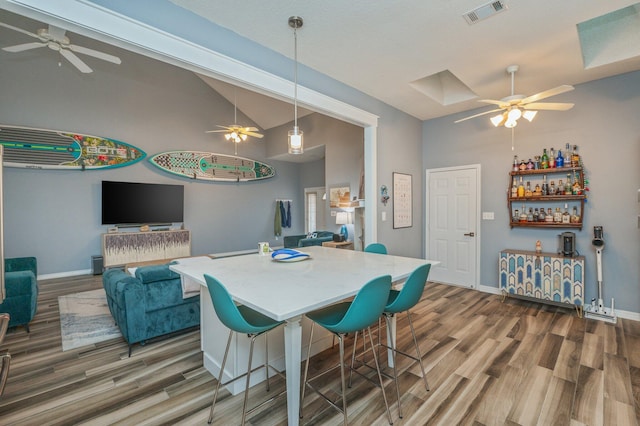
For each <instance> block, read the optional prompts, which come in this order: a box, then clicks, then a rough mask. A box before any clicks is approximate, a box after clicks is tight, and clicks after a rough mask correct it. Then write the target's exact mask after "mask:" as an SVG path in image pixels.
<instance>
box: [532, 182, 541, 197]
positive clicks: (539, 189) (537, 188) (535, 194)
mask: <svg viewBox="0 0 640 426" xmlns="http://www.w3.org/2000/svg"><path fill="white" fill-rule="evenodd" d="M533 195H534V197H539V196H541V195H542V188H540V184H539V183H536V187H535V189H534V190H533Z"/></svg>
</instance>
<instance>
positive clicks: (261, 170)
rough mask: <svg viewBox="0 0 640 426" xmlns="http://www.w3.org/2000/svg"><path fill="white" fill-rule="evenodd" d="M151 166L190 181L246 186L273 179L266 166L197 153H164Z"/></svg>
mask: <svg viewBox="0 0 640 426" xmlns="http://www.w3.org/2000/svg"><path fill="white" fill-rule="evenodd" d="M149 161H150V162H151V164H153V165H154V166H157V167H159V168H160V169H162V170H164V171H166V172H169V173H173V174H174V175H178V176H183V177H188V178H191V179H202V180H213V181H227V182H247V181H252V180H260V179H267V178H270V177H273V176H275V175H276V170H275V169H274V168H273V167H271V166H270V165H268V164H265V163H261V162H259V161H256V160H251V159H249V158H243V157H236V156H232V155H223V154H215V153H213V152H201V151H167V152H161V153H159V154H156V155H154V156H153V157H151V158H149Z"/></svg>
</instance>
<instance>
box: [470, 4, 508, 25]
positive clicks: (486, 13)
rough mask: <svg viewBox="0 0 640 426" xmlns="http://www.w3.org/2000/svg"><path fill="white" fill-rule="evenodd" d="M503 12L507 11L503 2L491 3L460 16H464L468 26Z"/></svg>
mask: <svg viewBox="0 0 640 426" xmlns="http://www.w3.org/2000/svg"><path fill="white" fill-rule="evenodd" d="M505 10H507V5H506V4H505V2H504V1H502V0H500V1H492V2H489V3H487V4H484V5H482V6H480V7H477V8H475V9H473V10H472V11H469V12H467V13H465V14H464V15H462V16H464V19H465V20H466V21H467V23H468V24H469V25H472V24H475V23H476V22H479V21H482V20H484V19H487V18H489V17H491V16H493V15H495V14H497V13H500V12H504V11H505Z"/></svg>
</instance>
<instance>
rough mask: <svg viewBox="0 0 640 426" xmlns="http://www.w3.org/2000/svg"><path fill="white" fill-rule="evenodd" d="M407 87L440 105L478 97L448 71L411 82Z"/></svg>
mask: <svg viewBox="0 0 640 426" xmlns="http://www.w3.org/2000/svg"><path fill="white" fill-rule="evenodd" d="M409 85H410V86H411V87H413V88H414V89H416V90H417V91H419V92H421V93H423V94H425V95H427V96H428V97H430V98H431V99H433V100H434V101H436V102H438V103H440V104H441V105H451V104H456V103H458V102H464V101H468V100H470V99H474V98H477V97H478V95H476V94H475V93H474V92H473V90H471V89H470V88H469V87H468V86H467V85H466V84H464V83H463V82H462V81H461V80H460V79H459V78H458V77H456V76H455V75H453V73H452V72H451V71H449V70H444V71H441V72H439V73H436V74H433V75H430V76H427V77H424V78H421V79H419V80H415V81H412V82H411V83H409Z"/></svg>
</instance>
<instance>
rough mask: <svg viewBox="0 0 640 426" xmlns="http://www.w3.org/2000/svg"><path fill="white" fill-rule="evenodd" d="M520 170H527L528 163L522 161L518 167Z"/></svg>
mask: <svg viewBox="0 0 640 426" xmlns="http://www.w3.org/2000/svg"><path fill="white" fill-rule="evenodd" d="M518 170H522V171H524V170H527V163H525V162H524V160H520V164H519V165H518Z"/></svg>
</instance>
